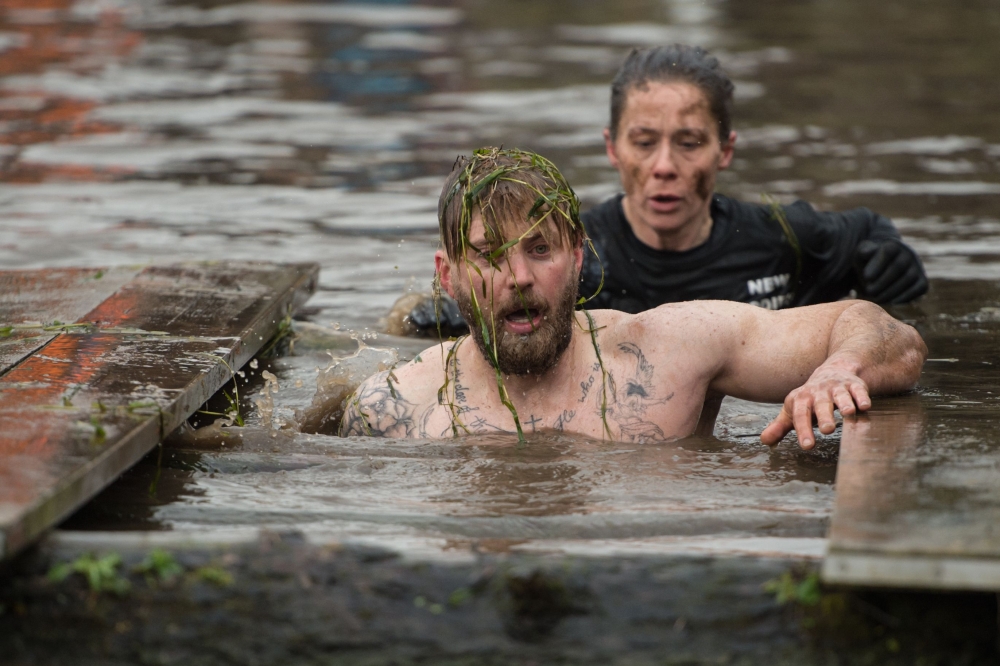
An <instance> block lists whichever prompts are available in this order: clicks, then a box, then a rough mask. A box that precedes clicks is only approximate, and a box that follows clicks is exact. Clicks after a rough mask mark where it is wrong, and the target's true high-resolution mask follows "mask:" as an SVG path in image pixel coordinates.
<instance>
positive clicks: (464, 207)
mask: <svg viewBox="0 0 1000 666" xmlns="http://www.w3.org/2000/svg"><path fill="white" fill-rule="evenodd" d="M553 207H555V208H553ZM476 211H478V212H480V214H481V215H482V219H483V224H484V225H485V227H486V239H487V244H488V245H489V248H478V249H480V250H485V249H490V250H496V249H498V248H500V247H501V246H502V245H503V244H504V243H506V242H508V241H511V240H513V239H515V238H516V237H517V233H518V230H523V229H525V228H527V227H526V224H528V225H530V224H533V223H534V222H537V221H538V220H539V219H540V218H542V217H546V214H548V215H547V220H548V222H547V223H544V224H540V225H539V227H538V230H539V231H540V232H541V233H542V234H543V235H544V236H545V238H546V239H547V240H549V241H550V242H553V243H561V242H569V243H570V245H572V246H575V245H577V244H579V243H581V242H582V241H583V238H584V231H583V225H582V224H581V223H580V202H579V199H577V197H576V194H575V193H574V192H573V190H572V188H571V187H570V186H569V184H568V183H567V182H566V179H565V178H564V177H563V175H562V174H561V173H560V172H559V170H558V169H557V168H556V167H555V165H554V164H552V162H550V161H549V160H547V159H545V158H544V157H542V156H541V155H538V154H537V153H532V152H530V151H524V150H516V149H515V150H503V149H501V148H481V149H479V150H476V151H475V152H473V154H472V156H471V157H466V156H464V155H461V156H459V157H458V159H456V160H455V165H454V166H453V167H452V170H451V173H450V174H448V177H447V178H446V179H445V183H444V187H443V188H442V189H441V197H440V198H439V199H438V224H439V226H440V230H441V243H442V245H444V249H445V252H446V253H447V254H448V258H449V259H450V260H452V261H455V260H456V259H458V258H460V257H461V256H462V254H463V252H464V251H465V250H466V249H467V247H468V240H469V239H468V234H469V231H470V229H469V227H470V225H471V218H472V215H473V214H475V212H476ZM553 232H554V236H553Z"/></svg>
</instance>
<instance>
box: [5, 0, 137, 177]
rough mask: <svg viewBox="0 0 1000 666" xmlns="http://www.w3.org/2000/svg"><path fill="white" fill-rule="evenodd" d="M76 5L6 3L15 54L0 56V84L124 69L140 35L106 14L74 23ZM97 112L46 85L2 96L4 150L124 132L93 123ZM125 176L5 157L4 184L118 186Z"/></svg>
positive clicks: (28, 0)
mask: <svg viewBox="0 0 1000 666" xmlns="http://www.w3.org/2000/svg"><path fill="white" fill-rule="evenodd" d="M72 5H73V2H72V1H71V0H0V32H3V33H5V34H6V35H10V36H11V38H10V41H11V44H10V46H9V48H7V49H6V50H0V77H2V78H5V79H9V78H10V77H17V76H25V75H40V74H43V73H44V72H46V71H47V70H49V69H50V68H53V67H59V68H62V69H68V70H70V71H73V72H79V73H84V72H92V71H94V70H98V69H101V68H103V67H106V66H107V65H109V64H113V63H115V62H119V61H120V60H121V59H123V58H124V57H126V56H128V55H129V54H131V53H132V52H133V51H134V50H135V48H136V47H137V46H138V45H139V44H140V43H141V42H142V35H141V34H140V33H139V32H136V31H132V30H128V29H127V28H126V27H125V25H124V21H123V17H122V15H121V13H120V12H117V11H114V10H105V11H103V12H101V13H100V15H99V16H98V18H97V20H96V21H92V22H85V21H80V20H71V19H70V17H69V15H68V10H69V9H70V7H71V6H72ZM97 105H98V103H97V102H94V101H91V100H84V99H77V98H73V97H67V96H65V95H62V94H59V93H57V92H53V91H51V90H46V89H45V87H44V86H42V85H41V84H39V85H38V86H37V88H36V89H32V88H31V87H30V86H28V87H25V86H23V85H17V86H16V87H13V86H8V87H7V88H6V89H0V147H2V146H14V147H18V148H23V147H25V146H29V145H32V144H38V143H48V142H52V141H56V140H59V139H66V138H79V137H83V136H88V135H93V134H101V133H110V132H116V131H118V130H119V127H118V126H116V125H114V124H110V123H105V122H99V121H95V120H90V119H89V118H88V116H89V114H90V112H91V111H92V110H93V109H94V108H95V107H96V106H97ZM122 174H123V172H122V171H121V170H117V169H116V170H104V169H94V168H92V167H88V166H79V165H68V164H66V165H60V164H31V163H24V162H22V161H21V160H20V159H18V151H17V150H16V149H15V150H9V151H5V152H0V182H8V183H37V182H42V181H45V180H52V179H58V180H112V179H115V178H119V177H121V175H122Z"/></svg>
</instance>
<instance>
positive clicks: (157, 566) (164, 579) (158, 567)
mask: <svg viewBox="0 0 1000 666" xmlns="http://www.w3.org/2000/svg"><path fill="white" fill-rule="evenodd" d="M133 571H135V572H136V573H139V574H145V575H146V580H147V581H148V582H152V581H159V582H161V583H169V582H170V581H172V580H174V579H175V578H177V577H178V576H180V575H181V574H182V573H184V567H182V566H181V565H180V564H178V562H177V560H175V559H174V556H173V555H171V554H170V553H169V552H167V551H165V550H163V549H161V548H157V549H155V550H153V551H151V552H150V553H149V555H147V556H146V559H144V560H143V561H142V562H141V563H140V564H139V565H138V566H136V567H135V569H133Z"/></svg>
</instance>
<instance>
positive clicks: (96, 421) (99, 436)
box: [90, 414, 108, 446]
mask: <svg viewBox="0 0 1000 666" xmlns="http://www.w3.org/2000/svg"><path fill="white" fill-rule="evenodd" d="M90 425H91V426H93V427H94V434H93V435H91V436H90V443H91V445H92V446H100V445H101V444H103V443H104V442H105V441H106V440H107V438H108V432H107V430H105V429H104V426H103V425H101V418H100V416H98V415H97V414H91V415H90Z"/></svg>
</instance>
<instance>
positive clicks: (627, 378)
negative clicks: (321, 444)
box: [341, 149, 927, 449]
mask: <svg viewBox="0 0 1000 666" xmlns="http://www.w3.org/2000/svg"><path fill="white" fill-rule="evenodd" d="M438 220H439V224H440V229H441V240H442V245H443V248H442V249H440V250H438V252H437V254H436V255H435V267H436V271H437V277H438V279H439V281H440V286H441V288H442V289H443V290H444V291H446V292H447V293H448V294H449V295H450V296H452V297H453V298H454V299H455V300H456V302H457V303H458V306H459V308H460V310H461V313H462V316H463V317H464V318H465V320H466V321H468V322H470V328H471V331H472V333H471V337H472V342H471V343H469V342H468V339H467V338H466V337H462V338H459V339H457V340H454V341H449V342H444V343H441V344H439V345H435V346H433V347H431V348H429V349H427V350H426V351H424V352H422V353H421V354H420V355H418V356H417V357H416V358H415V359H414V360H413V361H411V362H410V363H408V364H406V365H405V366H403V367H401V368H397V369H395V370H388V371H385V372H382V373H380V374H377V375H375V376H373V377H371V378H369V379H367V380H366V381H365V382H364V383H362V384H361V386H360V387H359V388H358V390H357V392H356V393H355V394H354V396H352V397H351V398H349V399H348V401H347V405H346V409H345V414H344V418H343V420H342V422H341V434H342V435H373V436H382V437H396V438H431V439H433V438H442V437H448V436H457V435H462V434H466V433H489V432H498V431H500V432H517V433H518V434H521V432H522V430H523V431H527V432H529V433H530V432H534V431H538V430H541V429H554V430H562V431H567V432H573V433H578V434H580V435H585V436H588V437H594V438H608V439H612V440H620V441H632V442H652V441H663V440H666V439H671V438H677V437H684V436H687V435H691V434H693V433H706V434H710V433H711V431H712V427H713V426H714V423H715V417H716V415H717V413H718V407H719V403H720V402H721V400H722V397H724V396H726V395H732V396H735V397H738V398H744V399H747V400H755V401H761V402H781V401H784V407H783V409H782V411H781V413H780V414H779V415H778V417H777V418H776V419H775V420H774V421H772V422H771V424H769V425H768V427H767V428H766V429H765V430H764V432H763V433H762V434H761V441H762V442H763V443H765V444H768V445H773V444H776V443H777V442H778V441H780V440H781V439H782V438H783V437H784V436H785V435H786V434H787V433H788V432H790V431H791V430H792V429H793V428H794V429H795V431H796V432H797V434H798V440H799V445H800V446H801V447H802V448H804V449H809V448H811V447H812V446H813V445H814V444H815V435H814V432H813V418H814V417H815V419H816V421H817V423H818V427H819V430H820V432H822V433H825V434H829V433H831V432H832V431H833V429H834V427H835V422H834V410H835V409H839V410H840V412H841V414H842V415H844V416H849V415H852V414H855V413H857V412H858V411H864V410H866V409H868V408H869V407H870V406H871V398H870V396H871V395H879V394H887V393H898V392H901V391H906V390H909V389H911V388H912V387H913V386H914V385H915V384H916V381H917V379H918V378H919V375H920V368H921V366H922V365H923V361H924V359H925V357H926V352H927V350H926V347H925V346H924V343H923V340H921V338H920V336H919V335H918V334H917V332H916V331H915V330H913V328H911V327H909V326H907V325H905V324H903V323H901V322H898V321H896V320H894V319H893V318H892V317H890V316H888V315H887V314H886V313H885V312H884V311H883V310H882V309H881V308H880V307H879V306H877V305H875V304H873V303H870V302H865V301H839V302H836V303H828V304H823V305H814V306H808V307H803V308H794V309H788V310H779V311H770V310H766V309H762V308H758V307H753V306H750V305H745V304H741V303H735V302H725V301H694V302H688V303H677V304H666V305H661V306H660V307H657V308H654V309H651V310H647V311H645V312H642V313H640V314H636V315H630V314H626V313H623V312H618V311H613V310H595V311H590V312H586V311H578V310H576V306H577V305H578V299H577V289H578V285H579V279H580V270H581V266H582V264H583V254H584V241H585V233H584V231H583V227H582V226H581V224H580V219H579V203H578V201H577V199H576V196H575V195H574V194H573V191H572V189H571V188H570V187H569V185H568V184H567V183H566V181H565V180H564V179H563V177H562V175H561V174H560V173H559V172H558V170H557V169H556V168H555V167H554V166H553V165H552V164H551V162H549V161H548V160H546V159H545V158H543V157H541V156H539V155H535V154H532V153H525V152H521V151H509V150H508V151H503V150H498V149H484V150H480V151H476V152H475V153H474V154H473V156H472V157H471V158H459V160H458V161H457V162H456V164H455V167H454V169H453V170H452V173H451V175H449V177H448V179H447V180H446V182H445V185H444V188H443V190H442V192H441V198H440V200H439V205H438Z"/></svg>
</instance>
